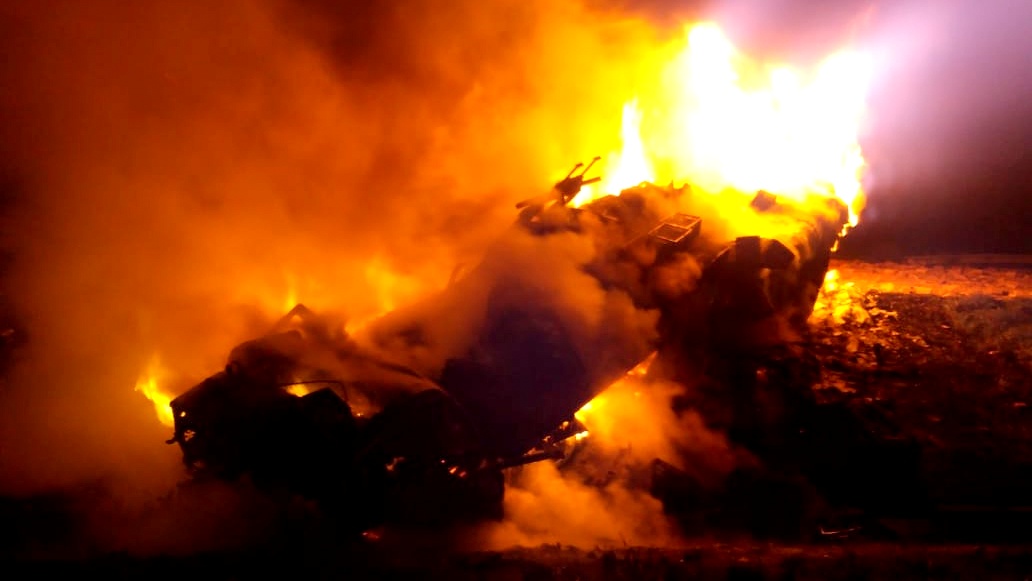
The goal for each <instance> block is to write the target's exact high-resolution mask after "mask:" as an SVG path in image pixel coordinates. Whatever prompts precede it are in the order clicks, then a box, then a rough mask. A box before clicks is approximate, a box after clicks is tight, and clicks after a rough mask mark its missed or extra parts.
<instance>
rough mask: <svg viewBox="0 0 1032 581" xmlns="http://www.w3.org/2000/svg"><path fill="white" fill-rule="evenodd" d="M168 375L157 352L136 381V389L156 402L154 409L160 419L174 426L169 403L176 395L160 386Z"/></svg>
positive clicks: (152, 401) (167, 424)
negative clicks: (164, 390) (170, 393)
mask: <svg viewBox="0 0 1032 581" xmlns="http://www.w3.org/2000/svg"><path fill="white" fill-rule="evenodd" d="M167 377H168V373H167V371H166V370H165V369H164V368H163V367H162V366H161V360H160V358H159V357H158V355H157V354H156V353H155V354H154V355H153V356H152V357H151V359H150V362H149V363H148V364H147V369H146V370H145V371H144V373H143V375H141V376H140V379H138V380H137V381H136V391H138V392H140V393H142V394H143V395H144V397H146V398H147V399H149V400H150V401H151V403H153V404H154V411H155V413H157V415H158V420H160V421H161V423H163V424H165V425H166V426H169V427H172V425H173V424H174V423H175V422H174V420H173V418H172V408H170V407H169V405H168V404H169V402H170V401H172V398H173V397H174V396H172V395H169V394H168V393H166V392H163V391H162V390H161V386H160V383H161V382H162V381H164V380H166V379H167Z"/></svg>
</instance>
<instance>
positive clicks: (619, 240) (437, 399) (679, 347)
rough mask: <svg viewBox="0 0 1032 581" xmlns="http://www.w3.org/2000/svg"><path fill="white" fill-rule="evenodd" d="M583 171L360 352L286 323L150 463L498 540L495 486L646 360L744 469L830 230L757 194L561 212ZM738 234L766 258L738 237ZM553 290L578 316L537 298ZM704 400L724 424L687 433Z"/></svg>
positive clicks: (201, 398)
mask: <svg viewBox="0 0 1032 581" xmlns="http://www.w3.org/2000/svg"><path fill="white" fill-rule="evenodd" d="M592 163H594V162H592ZM590 167H591V164H588V166H587V167H584V166H583V165H582V164H578V165H577V166H576V167H575V168H574V170H573V171H571V172H570V174H569V175H567V177H566V178H565V179H563V180H561V181H560V182H558V183H557V184H555V186H554V188H553V189H552V190H551V191H550V192H549V193H548V194H547V195H545V196H542V197H540V198H536V199H531V200H527V201H524V202H521V203H520V204H518V205H517V209H518V210H519V211H520V213H519V217H518V219H517V220H516V222H515V224H514V225H513V226H512V228H511V229H510V230H509V231H507V232H506V233H505V234H504V235H503V236H502V237H501V238H500V239H499V240H498V241H497V242H496V244H495V245H494V246H493V247H491V248H490V249H488V251H487V252H486V254H485V256H484V258H483V260H482V262H481V263H480V264H479V265H478V266H477V267H476V268H474V269H471V270H470V271H469V272H468V273H466V274H465V275H464V276H461V277H458V278H457V279H456V280H453V281H452V282H451V283H450V284H449V286H448V288H447V289H445V290H444V291H443V292H442V293H440V294H439V295H438V296H436V297H433V298H431V299H430V300H429V301H426V302H424V303H422V304H418V305H415V306H413V307H410V308H408V309H402V310H399V311H395V312H393V313H390V314H388V315H386V316H384V317H381V318H380V319H379V320H377V321H374V322H373V323H371V324H369V325H368V327H367V328H365V329H363V333H362V337H357V336H355V337H353V336H349V335H348V334H347V333H345V332H344V331H343V330H342V329H341V328H334V326H333V324H332V323H330V322H328V321H326V320H324V319H323V318H322V317H320V316H319V315H318V314H315V313H313V312H311V311H309V310H308V309H306V308H305V307H303V306H301V305H298V306H297V307H295V308H294V309H293V310H292V311H291V312H290V313H288V314H287V315H286V316H285V317H283V319H282V320H281V321H280V322H279V323H278V324H277V325H276V327H275V328H274V329H273V330H272V332H270V333H269V334H268V335H266V336H263V337H260V338H257V339H254V340H251V341H248V342H245V343H243V344H241V345H239V346H237V347H236V348H235V349H233V351H232V352H231V353H230V355H229V360H228V363H227V365H226V367H225V370H223V371H221V372H219V373H216V374H215V375H213V376H211V377H209V378H208V379H206V380H204V381H203V382H201V383H200V384H199V385H197V386H195V387H193V388H192V389H190V390H189V391H187V392H186V393H184V394H182V395H180V396H179V397H177V398H175V399H174V400H173V401H172V402H171V408H172V412H173V415H174V421H175V428H174V429H175V433H174V436H173V437H172V439H171V440H169V443H176V444H178V445H179V446H180V447H181V449H182V452H183V461H184V462H185V463H186V465H187V466H188V467H189V468H190V469H191V470H192V472H193V473H194V474H198V475H200V474H203V475H209V476H214V477H218V478H225V479H235V478H238V477H241V476H244V475H246V476H248V477H249V478H251V479H252V480H253V481H254V482H255V483H256V484H257V485H259V486H269V487H274V488H276V489H280V490H284V489H285V490H288V491H290V492H291V493H295V494H300V495H303V496H305V497H308V498H311V499H315V500H317V501H318V502H319V504H320V506H322V507H323V508H324V509H325V510H326V511H327V513H329V514H333V515H334V517H335V518H338V519H339V520H340V521H341V522H344V523H346V525H347V526H348V527H349V528H351V527H353V528H354V529H355V530H364V529H366V528H368V527H370V526H373V525H377V524H381V523H385V522H386V523H391V522H402V523H442V522H449V521H455V520H462V519H479V518H497V517H499V516H501V513H502V499H503V493H504V471H505V470H506V469H507V468H511V467H514V466H518V465H521V464H526V463H531V462H536V461H543V460H549V459H557V458H560V457H562V455H563V453H564V450H565V449H567V448H568V446H569V442H572V441H573V438H572V436H574V435H575V434H577V433H579V432H581V431H582V430H583V429H584V428H583V427H581V426H579V425H578V422H577V420H575V419H574V413H575V412H577V410H578V409H580V408H581V407H582V406H584V405H585V404H586V403H587V402H589V401H590V400H592V398H594V397H595V396H596V395H598V394H599V393H600V392H602V391H603V390H604V389H605V388H606V387H607V386H608V385H610V384H611V383H613V382H614V381H616V380H618V379H620V378H621V377H623V376H624V375H625V374H627V373H628V371H629V370H632V369H633V368H635V367H636V366H639V364H641V363H642V362H643V361H646V360H649V361H650V365H649V372H648V374H649V375H650V376H657V377H661V378H663V379H669V380H673V381H677V382H681V383H683V384H685V385H695V386H698V385H700V384H702V385H705V384H709V385H715V386H717V389H716V390H711V391H713V393H708V392H706V390H705V389H703V390H701V391H700V390H698V389H696V390H694V391H692V392H688V391H686V392H685V394H684V395H683V396H679V397H678V398H675V400H674V401H673V402H672V404H671V405H675V406H695V408H696V409H699V410H701V413H702V414H703V417H704V418H706V420H707V421H708V422H713V423H714V424H719V425H720V428H721V429H725V430H727V431H728V433H729V434H730V435H731V436H732V437H733V438H737V440H738V441H739V442H740V443H742V444H743V445H744V446H745V447H746V448H748V449H750V450H752V451H755V452H757V453H758V454H759V455H761V456H762V454H763V451H764V449H765V448H769V447H770V445H769V442H768V441H767V436H768V435H769V429H768V428H766V427H764V426H762V425H761V424H763V422H762V421H760V420H757V417H758V415H760V412H758V410H757V406H758V405H759V404H757V403H756V398H755V394H754V393H753V392H755V391H757V390H759V389H762V388H763V386H761V385H759V384H761V383H763V384H764V385H767V384H773V383H775V382H774V381H773V380H772V379H771V378H770V377H769V375H770V373H768V371H769V369H768V368H765V367H764V365H765V364H764V363H762V362H763V361H770V360H771V358H772V357H773V358H775V359H778V358H780V359H784V358H785V357H786V355H785V354H786V353H788V355H787V357H788V358H789V359H792V358H793V357H795V358H797V359H798V357H797V355H792V354H791V352H792V343H791V339H790V338H791V337H793V336H798V333H799V332H800V331H801V330H802V329H803V327H804V326H805V323H806V320H807V317H808V316H809V314H810V312H811V311H812V309H813V305H814V301H815V299H816V297H817V293H818V290H819V288H820V286H821V284H822V282H823V279H824V275H825V272H826V270H827V268H828V261H829V256H830V253H831V251H832V248H833V246H834V244H835V242H836V240H837V239H838V236H839V234H840V232H841V231H842V230H843V226H844V225H845V224H846V223H847V220H848V211H847V208H846V207H845V205H843V204H842V203H841V202H840V201H838V200H837V199H835V198H833V197H823V196H814V197H812V198H811V199H807V200H805V202H799V201H796V200H790V199H782V198H780V197H776V196H774V195H772V194H769V193H767V192H763V191H761V192H758V193H756V194H755V195H754V196H746V195H743V194H738V193H727V194H724V195H722V196H720V198H721V201H720V209H717V207H716V198H717V196H713V195H710V194H706V193H701V192H693V191H692V189H691V187H689V186H685V187H681V188H675V187H674V186H673V185H671V186H669V187H660V186H656V185H653V184H651V183H642V184H640V185H639V186H636V187H632V188H629V189H625V190H623V191H622V192H620V193H619V195H606V196H602V197H599V198H597V199H594V200H592V201H590V202H588V203H586V204H583V205H581V206H580V207H574V204H572V203H571V202H572V201H573V200H574V198H575V197H576V196H577V194H578V193H579V192H581V190H582V188H583V187H584V186H586V185H588V184H591V183H593V182H595V181H597V179H598V178H588V177H586V175H585V174H586V173H587V171H588V170H589V169H590ZM729 197H730V198H731V199H733V200H737V199H738V197H740V198H741V199H740V200H739V201H740V203H738V204H737V207H734V208H731V209H729V204H728V199H729ZM732 205H733V204H732ZM704 228H706V229H708V231H705V230H704ZM749 229H752V230H751V231H752V232H757V231H758V232H763V233H764V236H757V235H740V234H739V233H741V232H744V233H748V232H750V230H749ZM570 281H575V282H576V284H578V285H580V286H582V287H584V288H587V289H588V291H587V292H588V293H589V294H590V295H591V296H588V297H585V298H584V301H585V303H587V304H588V306H584V305H583V304H577V303H575V302H574V303H571V302H570V301H569V300H568V299H567V298H565V297H564V296H562V293H558V292H556V289H558V288H559V286H560V285H564V284H568V283H569V282H570ZM470 313H472V314H470ZM772 353H778V354H780V355H776V356H772V355H771V354H772ZM700 377H706V378H708V382H707V381H704V382H700V381H699V380H698V378H700ZM782 379H783V381H781V384H784V385H788V386H789V387H788V388H787V389H786V390H784V391H785V393H782V394H781V396H782V397H781V399H782V401H781V403H782V408H784V409H789V410H791V409H802V408H806V407H807V406H811V405H812V402H811V401H810V399H811V398H810V397H808V396H807V393H808V392H809V384H807V383H806V382H805V381H804V380H800V379H799V378H797V377H791V378H788V379H785V378H782ZM768 387H769V386H768ZM717 392H720V393H719V394H717V395H714V394H716V393H717ZM714 397H715V398H717V399H720V400H722V401H724V402H725V403H728V402H730V403H728V405H726V406H724V408H728V407H729V408H730V409H731V412H730V415H728V414H726V413H723V414H722V413H713V414H709V413H707V410H706V407H707V405H708V403H712V402H711V401H710V400H712V399H713V398H714ZM789 415H791V412H790V413H789ZM728 417H729V418H730V419H728ZM779 421H780V422H781V424H783V425H787V426H790V427H789V428H787V429H785V430H784V431H788V432H794V433H798V432H801V431H802V430H801V429H799V428H798V426H796V425H794V424H793V423H792V422H793V420H791V419H784V418H782V419H781V420H779ZM564 446H565V447H564ZM775 455H776V454H771V456H775ZM653 469H654V474H653V479H654V482H653V484H652V490H653V493H654V494H656V495H657V496H659V497H660V498H661V499H662V500H664V502H666V503H667V504H669V505H670V506H671V507H675V506H676V505H678V504H683V502H682V501H683V499H681V500H678V499H677V498H676V497H678V496H684V495H691V494H693V492H692V491H693V488H692V485H691V483H690V479H688V478H687V476H686V475H685V474H684V473H682V472H679V471H678V470H677V469H674V468H673V467H672V465H671V464H668V463H666V462H664V461H662V459H657V460H656V461H655V463H654V466H653ZM356 499H360V500H357V501H356Z"/></svg>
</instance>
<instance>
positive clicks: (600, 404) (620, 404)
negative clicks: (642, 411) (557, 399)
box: [573, 353, 656, 441]
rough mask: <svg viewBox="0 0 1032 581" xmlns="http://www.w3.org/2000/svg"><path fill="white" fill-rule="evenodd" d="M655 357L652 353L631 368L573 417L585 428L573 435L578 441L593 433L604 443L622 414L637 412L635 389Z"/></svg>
mask: <svg viewBox="0 0 1032 581" xmlns="http://www.w3.org/2000/svg"><path fill="white" fill-rule="evenodd" d="M655 358H656V354H655V353H653V354H652V355H649V356H648V357H646V358H645V360H644V361H642V362H641V363H639V364H638V365H636V366H635V367H634V369H631V370H630V371H628V372H627V374H626V375H624V376H623V377H622V378H620V379H618V380H617V381H616V382H615V383H613V384H612V385H610V386H609V387H608V388H606V391H604V392H603V393H601V394H600V395H597V396H595V397H594V398H593V399H592V400H591V401H589V402H588V403H586V404H584V405H583V406H581V408H580V409H579V410H577V412H576V413H574V414H573V417H574V418H575V419H576V420H577V421H578V422H580V424H581V425H582V426H584V427H585V428H587V429H585V430H584V431H582V432H578V433H577V434H575V435H574V438H575V439H576V440H577V441H580V440H583V439H584V438H587V437H588V436H589V435H591V434H593V433H594V434H596V435H599V436H602V437H603V438H604V439H605V440H607V441H612V440H613V439H614V436H615V434H616V433H617V431H618V425H619V424H620V423H621V422H620V417H621V415H622V414H624V413H627V410H634V409H637V408H636V407H635V405H634V400H637V399H639V398H640V397H641V391H639V390H638V389H636V388H637V387H638V385H637V384H638V382H640V381H641V380H642V379H643V378H644V377H645V375H646V374H647V373H648V371H649V366H650V365H652V361H653V360H654V359H655Z"/></svg>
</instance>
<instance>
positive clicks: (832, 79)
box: [576, 23, 868, 225]
mask: <svg viewBox="0 0 1032 581" xmlns="http://www.w3.org/2000/svg"><path fill="white" fill-rule="evenodd" d="M659 77H660V79H659V81H658V82H657V84H656V86H655V87H653V90H652V91H651V94H650V93H649V92H640V93H639V96H638V97H635V98H634V99H631V100H630V101H629V102H628V103H627V104H625V105H624V110H623V122H622V128H621V138H622V139H621V141H622V151H621V152H620V153H619V154H618V155H615V156H610V158H609V159H607V162H608V163H607V164H606V167H604V168H603V173H604V174H606V181H605V183H604V185H603V186H602V187H600V188H598V189H597V190H592V191H589V192H587V193H586V194H585V195H583V196H579V197H578V200H576V201H577V203H578V204H581V203H585V202H587V201H589V200H590V199H591V198H592V197H597V196H599V195H602V194H604V193H619V191H620V190H622V189H623V188H627V187H631V186H634V185H637V184H638V183H640V182H641V181H646V180H648V181H658V182H660V183H668V182H671V181H673V182H681V183H684V182H688V183H691V184H692V185H693V186H696V187H698V188H701V189H703V190H705V191H709V192H720V191H722V190H724V189H728V188H730V189H734V190H739V191H743V192H754V191H757V190H760V189H764V190H768V191H771V192H774V193H776V194H778V195H782V196H789V197H793V198H797V199H802V198H804V197H805V196H807V195H809V194H823V195H828V196H835V197H838V198H840V199H841V200H842V201H843V202H844V203H845V204H846V206H847V207H848V208H849V210H850V219H849V222H850V225H855V224H856V223H857V221H858V216H859V213H860V211H861V210H862V209H863V191H862V187H861V181H860V178H861V172H862V170H863V167H864V159H863V155H862V153H861V150H860V146H859V142H858V134H859V127H860V122H861V117H862V114H863V111H864V98H865V94H866V86H867V80H868V63H867V60H866V59H865V58H863V57H862V56H860V55H857V54H854V53H849V52H841V53H836V54H834V55H832V56H830V57H828V58H827V59H825V60H824V61H823V62H822V63H821V64H820V65H819V66H818V67H817V68H816V70H815V71H813V73H812V74H810V75H804V74H803V73H800V72H799V71H796V70H794V69H792V68H790V67H788V66H784V65H761V64H758V63H754V62H752V61H750V60H748V59H747V58H745V57H744V56H742V55H741V54H739V53H738V51H737V50H736V49H735V47H734V46H733V45H732V44H731V43H730V41H729V40H728V39H727V37H725V36H724V34H723V33H722V32H721V30H720V29H719V28H718V27H717V26H716V25H715V24H711V23H704V24H697V25H694V26H690V27H688V28H687V29H686V41H685V42H684V45H683V47H682V48H681V49H680V50H678V51H677V52H676V53H675V54H674V56H673V57H672V58H671V59H670V60H669V61H668V62H667V64H666V65H665V66H664V67H662V71H661V73H660V75H659ZM657 178H658V179H657Z"/></svg>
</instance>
